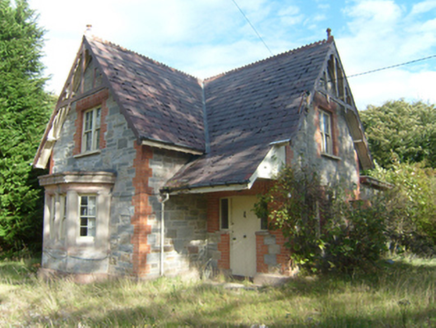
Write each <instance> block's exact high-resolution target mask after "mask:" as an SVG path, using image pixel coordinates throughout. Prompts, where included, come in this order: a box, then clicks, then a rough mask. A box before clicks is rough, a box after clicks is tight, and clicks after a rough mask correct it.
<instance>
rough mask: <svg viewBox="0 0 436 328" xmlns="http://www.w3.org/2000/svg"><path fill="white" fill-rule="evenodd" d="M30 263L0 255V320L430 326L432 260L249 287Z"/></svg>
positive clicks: (434, 297) (435, 295)
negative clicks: (56, 275)
mask: <svg viewBox="0 0 436 328" xmlns="http://www.w3.org/2000/svg"><path fill="white" fill-rule="evenodd" d="M32 264H33V263H32V261H18V262H17V261H15V262H2V263H0V326H1V327H144V326H145V327H147V326H151V327H154V326H156V327H161V326H164V327H168V326H169V327H209V326H216V327H229V326H230V327H234V326H241V327H251V326H253V325H260V324H265V325H266V326H268V327H435V326H436V304H435V303H436V288H435V287H436V286H435V284H436V261H435V260H433V261H430V260H414V261H412V262H411V261H409V260H401V261H400V260H399V261H396V262H395V264H382V265H381V266H380V268H379V270H378V271H377V273H366V274H359V275H355V276H353V277H350V276H338V275H328V276H321V277H312V278H308V277H302V278H298V279H295V280H293V281H291V282H290V283H288V284H287V285H285V286H282V287H278V288H273V287H268V288H260V289H255V290H228V289H224V288H223V287H222V286H221V285H219V284H211V283H206V282H186V281H182V280H181V279H170V278H161V279H158V280H154V281H148V282H134V281H131V280H128V279H119V280H114V281H107V282H100V283H93V284H88V285H78V284H75V283H73V282H72V281H70V280H68V279H59V280H53V281H48V282H46V281H42V280H39V279H38V278H36V275H35V273H34V271H35V270H34V267H33V266H32Z"/></svg>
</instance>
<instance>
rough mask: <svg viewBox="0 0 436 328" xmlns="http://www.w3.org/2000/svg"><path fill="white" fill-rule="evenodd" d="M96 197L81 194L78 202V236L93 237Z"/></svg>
mask: <svg viewBox="0 0 436 328" xmlns="http://www.w3.org/2000/svg"><path fill="white" fill-rule="evenodd" d="M96 217H97V197H96V196H91V195H81V196H80V204H79V236H80V237H95V232H96Z"/></svg>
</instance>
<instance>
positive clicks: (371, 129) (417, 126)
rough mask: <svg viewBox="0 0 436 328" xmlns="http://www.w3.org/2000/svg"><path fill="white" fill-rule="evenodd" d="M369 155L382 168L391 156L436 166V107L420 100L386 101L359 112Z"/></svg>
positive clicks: (386, 165) (390, 159)
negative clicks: (412, 101)
mask: <svg viewBox="0 0 436 328" xmlns="http://www.w3.org/2000/svg"><path fill="white" fill-rule="evenodd" d="M360 117H361V119H362V123H363V126H364V128H365V132H366V135H367V137H368V142H369V148H370V150H371V153H372V156H373V158H374V159H375V160H376V162H377V163H378V164H380V165H381V166H382V167H384V168H388V167H390V166H391V165H392V163H393V159H395V160H398V161H399V162H401V163H404V162H413V163H418V162H423V161H425V164H426V165H428V166H430V167H433V168H436V152H435V149H436V107H435V105H429V104H425V103H423V102H421V101H419V102H415V103H412V104H410V103H408V102H406V101H404V100H396V101H388V102H386V103H385V104H384V105H382V106H380V107H376V106H371V105H370V106H368V108H367V109H366V110H364V111H361V112H360Z"/></svg>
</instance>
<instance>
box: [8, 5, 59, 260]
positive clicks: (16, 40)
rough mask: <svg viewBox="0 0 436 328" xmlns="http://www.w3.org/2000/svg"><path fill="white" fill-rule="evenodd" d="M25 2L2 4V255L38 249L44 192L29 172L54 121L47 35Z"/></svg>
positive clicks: (33, 174) (34, 176)
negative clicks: (43, 58)
mask: <svg viewBox="0 0 436 328" xmlns="http://www.w3.org/2000/svg"><path fill="white" fill-rule="evenodd" d="M36 19H37V17H36V16H35V13H34V11H33V10H31V9H30V8H29V6H28V3H27V1H26V0H16V1H15V2H14V3H11V2H10V1H9V0H0V117H1V120H0V253H1V250H2V249H3V251H5V250H18V249H20V248H22V247H25V246H27V247H30V248H38V244H40V241H41V230H42V224H41V219H42V205H41V204H42V201H41V197H42V191H41V189H40V188H39V187H38V181H37V173H36V172H35V171H33V170H32V167H31V166H30V164H31V162H32V159H33V157H34V155H35V152H36V149H37V147H38V143H39V141H40V138H41V135H42V134H43V131H44V127H45V125H46V123H47V121H48V118H49V107H50V106H51V105H52V98H53V97H52V96H50V95H49V94H47V93H46V92H45V91H44V84H45V81H46V79H44V78H43V77H42V70H43V65H42V63H41V60H40V59H41V56H42V53H41V49H42V46H43V39H42V37H43V34H44V31H43V29H41V28H40V27H38V25H37V23H36Z"/></svg>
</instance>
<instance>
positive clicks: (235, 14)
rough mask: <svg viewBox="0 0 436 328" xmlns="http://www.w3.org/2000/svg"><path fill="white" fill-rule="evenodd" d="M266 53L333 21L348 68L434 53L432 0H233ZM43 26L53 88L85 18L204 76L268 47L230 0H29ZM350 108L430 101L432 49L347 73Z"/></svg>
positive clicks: (435, 64) (435, 69) (101, 32)
mask: <svg viewBox="0 0 436 328" xmlns="http://www.w3.org/2000/svg"><path fill="white" fill-rule="evenodd" d="M236 2H237V3H238V4H239V6H240V8H241V9H242V10H243V11H244V13H245V14H246V16H247V17H248V18H249V19H250V21H251V23H252V24H253V25H254V26H255V28H256V29H257V31H258V32H259V34H260V35H261V36H262V38H263V40H264V41H265V43H266V44H267V45H268V47H269V48H270V49H271V51H272V52H273V53H274V54H279V53H281V52H284V51H287V50H290V49H294V48H296V47H300V46H302V45H305V44H308V43H312V42H316V41H319V40H322V39H325V37H326V32H325V30H326V28H327V27H330V28H331V29H332V34H333V35H334V37H335V41H336V44H337V46H338V49H339V53H340V56H341V60H342V63H343V65H344V67H345V72H346V74H347V75H353V74H358V73H362V72H366V71H369V70H373V69H378V68H382V67H386V66H391V65H395V64H400V63H404V62H408V61H411V60H415V59H419V58H423V57H427V56H432V55H436V0H423V1H412V0H409V1H404V0H403V1H400V0H335V1H327V0H306V1H305V0H236ZM29 4H30V7H31V8H32V9H35V10H36V11H37V13H39V15H40V17H39V20H38V22H39V25H40V26H42V27H44V28H45V29H46V30H47V33H46V35H45V38H46V43H45V48H44V52H45V54H46V56H45V58H44V63H45V65H46V66H47V70H46V74H47V75H51V76H52V78H51V82H49V84H48V85H47V89H48V90H49V91H53V92H55V93H59V92H60V91H61V89H62V86H63V84H64V82H65V79H66V78H67V75H68V73H69V70H70V68H71V65H72V63H73V60H74V58H75V55H76V53H77V50H78V47H79V45H80V42H81V37H82V35H83V32H84V31H85V27H86V25H87V24H92V25H93V28H92V33H93V34H94V35H96V36H98V37H101V38H103V39H106V40H108V41H111V42H114V43H116V44H119V45H121V46H123V47H125V48H128V49H130V50H133V51H135V52H138V53H140V54H142V55H145V56H148V57H151V58H153V59H155V60H158V61H160V62H163V63H165V64H167V65H169V66H171V67H174V68H177V69H179V70H182V71H185V72H187V73H189V74H191V75H194V76H197V77H201V78H205V77H210V76H213V75H215V74H219V73H222V72H225V71H228V70H231V69H233V68H237V67H240V66H244V65H247V64H249V63H252V62H254V61H257V60H261V59H263V58H266V57H269V56H270V55H271V54H270V52H269V51H268V50H267V49H266V48H265V46H264V45H263V43H262V42H261V41H260V40H259V38H258V37H257V35H256V34H255V32H254V31H253V30H252V29H251V27H250V25H249V24H248V23H247V21H246V20H245V18H244V17H243V16H242V15H241V13H240V12H239V10H238V8H237V7H236V6H235V4H234V3H233V1H232V0H104V1H103V0H75V1H65V0H29ZM349 83H350V85H351V89H352V92H353V95H354V98H355V101H356V103H357V105H358V107H359V109H365V108H366V106H367V105H368V104H373V105H380V104H382V103H383V102H385V101H387V100H395V99H399V98H405V99H407V100H409V101H415V100H423V101H426V102H427V101H428V102H430V103H436V57H435V58H432V59H429V60H425V61H420V62H417V63H415V64H411V65H405V66H400V67H397V68H394V69H389V70H384V71H380V72H377V73H373V74H367V75H362V76H359V77H353V78H350V79H349Z"/></svg>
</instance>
